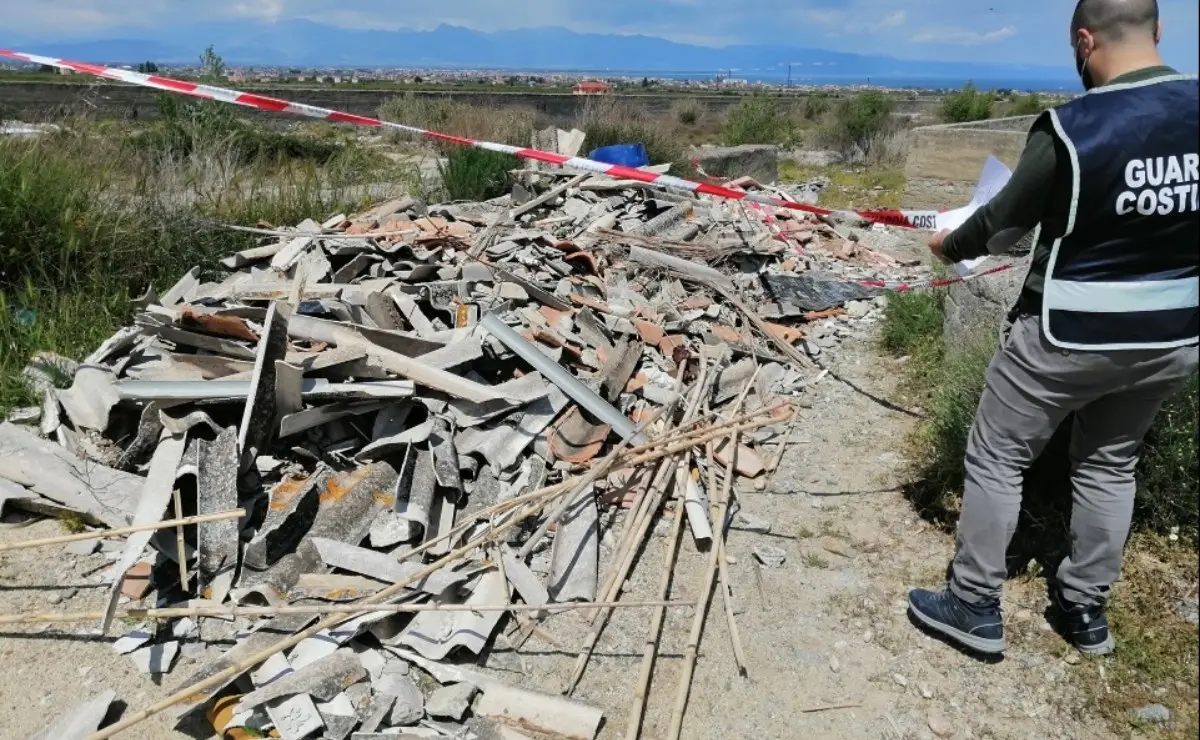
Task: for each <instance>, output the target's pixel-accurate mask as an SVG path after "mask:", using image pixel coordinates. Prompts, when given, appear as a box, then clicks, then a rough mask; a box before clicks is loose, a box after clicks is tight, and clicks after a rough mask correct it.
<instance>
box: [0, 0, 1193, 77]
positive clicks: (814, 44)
mask: <svg viewBox="0 0 1200 740" xmlns="http://www.w3.org/2000/svg"><path fill="white" fill-rule="evenodd" d="M1198 6H1200V3H1197V2H1196V0H1160V7H1161V12H1162V17H1163V23H1164V38H1163V42H1162V46H1161V51H1162V53H1163V56H1164V57H1165V58H1166V61H1167V63H1168V64H1171V65H1172V66H1175V67H1176V68H1178V69H1180V70H1182V71H1184V72H1196V71H1198V70H1197V67H1198V66H1200V65H1198V63H1197V57H1198V56H1200V51H1198V42H1197V37H1198V36H1200V33H1198V30H1200V21H1198V17H1200V11H1198ZM1073 7H1074V4H1073V3H1071V2H1070V0H752V1H751V2H745V1H744V0H743V1H742V2H739V1H738V0H204V1H203V2H197V1H196V0H138V1H137V2H131V1H130V0H0V18H3V19H4V25H5V26H7V27H8V28H12V29H20V31H21V32H22V35H26V36H32V37H39V38H47V39H50V38H55V39H58V38H66V37H79V36H83V37H88V38H112V37H113V33H114V32H117V31H125V30H128V29H131V28H138V29H143V30H145V29H151V30H152V29H154V28H162V27H165V26H168V25H170V24H181V23H195V22H198V21H204V20H218V19H221V20H229V19H237V18H254V19H260V20H279V19H291V18H305V19H309V20H314V21H318V22H321V23H326V24H330V25H337V26H343V27H347V28H372V29H396V28H415V29H430V28H434V27H436V26H437V25H439V24H443V23H446V24H453V25H459V26H466V27H469V28H473V29H476V30H480V31H495V30H501V29H512V28H529V27H545V26H555V27H565V28H569V29H571V30H574V31H579V32H587V33H620V34H644V35H649V36H660V37H663V38H669V39H671V40H674V41H681V42H686V43H695V44H702V45H707V46H724V45H729V44H753V45H757V44H787V45H790V46H797V47H808V48H820V49H829V50H834V51H846V52H856V53H885V54H889V55H891V56H895V57H900V58H905V59H928V60H939V61H974V62H986V63H998V64H1003V63H1014V64H1016V63H1022V64H1038V65H1053V66H1059V65H1061V66H1065V67H1068V68H1069V67H1070V66H1071V63H1072V52H1071V49H1070V47H1069V45H1068V40H1069V39H1068V37H1069V33H1068V28H1069V22H1070V15H1071V11H1072V9H1073ZM5 35H7V34H5V33H4V32H3V31H0V43H2V39H3V37H4V36H5ZM139 35H142V34H139ZM214 42H215V43H219V40H214Z"/></svg>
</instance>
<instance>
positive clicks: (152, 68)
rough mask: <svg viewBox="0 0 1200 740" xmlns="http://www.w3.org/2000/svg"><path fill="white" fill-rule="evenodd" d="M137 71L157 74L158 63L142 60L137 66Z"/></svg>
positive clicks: (145, 73)
mask: <svg viewBox="0 0 1200 740" xmlns="http://www.w3.org/2000/svg"><path fill="white" fill-rule="evenodd" d="M137 71H138V72H141V73H142V74H144V75H156V74H158V65H157V64H155V63H154V62H142V63H141V64H139V65H138V66H137Z"/></svg>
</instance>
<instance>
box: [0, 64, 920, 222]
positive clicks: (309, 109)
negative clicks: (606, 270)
mask: <svg viewBox="0 0 1200 740" xmlns="http://www.w3.org/2000/svg"><path fill="white" fill-rule="evenodd" d="M0 57H8V58H10V59H17V60H19V61H23V62H29V63H31V64H45V65H49V66H51V67H59V68H61V69H69V70H73V71H75V72H82V73H85V74H90V75H95V76H97V77H103V78H105V79H110V80H116V81H119V82H127V83H130V84H133V85H140V86H142V87H150V88H154V89H156V90H165V91H167V92H173V93H179V94H182V95H190V96H192V97H197V98H203V99H205V100H216V101H220V102H223V103H232V104H235V105H243V106H247V107H250V108H257V109H258V110H263V111H269V112H273V113H290V114H293V115H300V116H309V117H311V118H320V119H323V120H326V121H330V122H332V123H349V124H354V125H357V126H371V127H377V128H378V127H383V128H391V129H395V130H398V131H405V132H407V133H410V134H415V135H418V136H424V137H426V138H428V139H433V140H435V141H444V142H449V143H452V144H458V145H461V146H472V147H476V148H479V149H488V150H490V151H495V152H501V153H504V154H511V155H513V156H515V157H521V158H523V159H533V160H537V161H540V162H547V163H549V164H554V165H558V166H560V167H573V168H575V169H579V170H584V171H587V172H595V173H597V174H601V175H607V176H609V177H613V178H617V179H624V180H636V181H638V182H644V183H648V184H653V185H658V186H661V187H665V188H673V189H676V190H686V191H689V192H694V193H700V194H702V195H711V196H714V197H717V198H725V199H727V200H744V201H748V202H751V203H762V204H764V205H769V206H773V207H775V208H788V209H791V210H796V211H804V212H807V213H815V214H817V215H821V216H828V215H832V214H835V213H837V211H833V210H829V209H827V208H820V207H818V206H811V205H807V204H804V203H794V202H790V201H786V200H783V199H781V198H772V197H769V196H765V195H760V194H758V193H746V192H740V191H737V190H731V189H730V188H726V187H724V186H721V185H714V184H711V183H701V182H694V181H692V180H685V179H683V178H680V177H673V176H671V175H659V174H656V173H653V172H646V171H644V170H639V169H635V168H633V167H626V166H624V165H612V164H605V163H603V162H597V161H595V160H591V159H584V158H582V157H567V156H564V155H562V154H555V153H553V152H544V151H540V150H538V149H523V148H521V147H515V146H510V145H508V144H497V143H495V142H490V141H476V140H474V139H466V138H463V137H461V136H451V135H449V134H443V133H439V132H437V131H428V130H426V129H422V128H417V127H415V126H406V125H404V124H400V123H392V122H390V121H382V120H380V119H378V118H370V117H368V116H358V115H354V114H351V113H343V112H341V111H336V110H332V109H329V108H318V107H316V106H312V105H305V104H303V103H293V102H289V101H287V100H280V99H278V98H271V97H267V96H265V95H255V94H253V93H246V92H240V91H238V90H231V89H228V88H224V87H214V86H212V85H201V84H197V83H194V82H185V81H182V80H175V79H171V78H169V77H161V76H159V75H148V74H142V73H140V72H133V71H130V70H127V69H117V68H115V67H105V66H102V65H98V64H87V63H85V62H72V61H69V60H66V59H57V58H54V57H44V56H40V55H37V54H24V53H20V52H15V51H7V50H4V49H0ZM852 213H853V214H854V215H856V216H858V217H860V218H863V219H866V220H868V221H872V222H874V223H881V224H886V225H888V226H898V227H901V228H907V229H926V230H933V229H935V228H936V227H937V211H853V212H852Z"/></svg>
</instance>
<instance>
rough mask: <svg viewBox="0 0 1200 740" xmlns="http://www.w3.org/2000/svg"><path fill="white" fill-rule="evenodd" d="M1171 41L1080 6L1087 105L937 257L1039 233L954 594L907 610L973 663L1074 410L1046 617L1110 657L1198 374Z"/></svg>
mask: <svg viewBox="0 0 1200 740" xmlns="http://www.w3.org/2000/svg"><path fill="white" fill-rule="evenodd" d="M1161 34H1162V26H1161V24H1160V22H1159V14H1158V3H1157V1H1156V0H1079V2H1078V4H1077V5H1076V7H1075V14H1074V17H1073V19H1072V22H1071V47H1072V48H1073V49H1074V53H1075V64H1076V69H1077V70H1078V72H1079V75H1080V77H1081V78H1082V81H1083V85H1084V87H1085V88H1086V89H1087V90H1088V92H1087V94H1085V95H1083V96H1081V97H1079V98H1078V99H1076V100H1074V101H1072V102H1070V103H1067V104H1065V105H1063V106H1061V107H1059V108H1057V109H1054V110H1051V111H1047V112H1046V113H1043V114H1042V115H1041V117H1040V118H1039V119H1038V120H1037V122H1036V123H1035V124H1034V127H1033V129H1032V131H1031V133H1030V135H1029V140H1028V143H1027V146H1026V149H1025V151H1024V153H1023V154H1022V155H1021V161H1020V163H1019V165H1018V166H1017V169H1016V171H1015V172H1014V173H1013V176H1012V179H1011V181H1010V182H1009V184H1008V186H1007V187H1005V189H1004V190H1003V191H1001V192H1000V193H999V194H997V196H996V198H995V199H994V200H993V201H992V202H991V203H989V204H988V205H987V206H985V207H984V208H981V209H980V210H979V211H977V212H976V213H975V214H974V215H973V216H972V217H971V218H970V219H969V220H968V221H967V222H966V223H964V224H963V225H962V226H961V227H960V228H958V229H957V230H956V231H954V232H953V233H948V232H943V233H940V234H937V235H936V236H934V237H933V238H932V239H931V241H930V244H929V247H930V250H931V251H932V252H933V254H934V255H935V256H936V257H938V258H939V259H942V260H944V261H946V262H958V261H962V260H965V259H970V258H974V257H979V256H983V255H985V254H988V253H989V251H990V252H992V253H995V252H999V251H1003V250H1004V249H1006V248H1007V247H1008V246H1011V245H1012V244H1013V243H1015V242H1016V241H1017V239H1018V238H1020V236H1021V235H1023V234H1025V233H1027V232H1029V231H1030V230H1036V234H1035V240H1034V243H1035V245H1036V246H1035V251H1034V256H1033V265H1032V267H1031V269H1030V272H1029V276H1028V278H1027V279H1026V282H1025V286H1024V289H1023V291H1022V293H1021V297H1020V300H1019V302H1018V305H1017V306H1016V307H1015V308H1014V309H1013V311H1012V313H1011V314H1010V316H1009V321H1008V323H1007V324H1006V329H1005V332H1004V338H1003V340H1002V342H1001V347H1000V350H999V351H998V352H997V353H996V355H995V357H994V358H993V359H992V362H991V365H990V366H989V368H988V371H987V385H986V388H985V390H984V392H983V396H982V398H981V399H980V402H979V409H978V412H977V414H976V417H975V424H974V426H973V428H972V429H971V434H970V438H969V441H968V446H967V454H966V481H965V485H964V491H963V507H962V516H961V518H960V521H959V525H958V548H957V553H956V555H955V558H954V564H953V567H952V575H951V578H950V583H949V589H948V590H947V591H945V592H942V593H934V592H930V591H923V590H914V591H913V592H912V593H911V594H910V595H909V610H910V613H911V614H912V616H913V617H914V618H915V619H917V620H919V621H920V622H921V623H923V624H924V625H926V626H927V627H929V628H931V629H933V630H935V631H937V632H939V633H941V634H943V635H945V636H947V637H949V638H951V639H952V640H953V641H955V642H957V643H959V644H961V645H963V646H965V647H968V648H970V649H972V650H975V651H978V652H982V653H993V654H994V653H1002V652H1003V651H1004V649H1005V642H1004V626H1003V621H1002V618H1001V613H1000V595H1001V590H1002V588H1003V585H1004V581H1005V577H1006V567H1005V554H1006V551H1007V548H1008V545H1009V542H1010V541H1011V540H1012V536H1013V533H1014V531H1015V530H1016V527H1017V519H1018V516H1019V514H1020V508H1021V486H1022V478H1023V474H1024V472H1025V471H1026V470H1027V469H1028V468H1029V467H1030V465H1032V463H1033V461H1034V460H1035V459H1036V458H1037V457H1038V455H1039V454H1040V453H1041V451H1042V449H1043V448H1044V447H1045V445H1046V443H1047V442H1048V441H1049V439H1050V437H1051V436H1052V434H1053V433H1054V431H1055V429H1056V428H1057V427H1058V426H1059V424H1060V423H1061V422H1062V421H1063V420H1064V419H1065V418H1066V417H1067V416H1068V414H1070V413H1072V412H1074V414H1075V421H1074V428H1073V429H1072V437H1071V446H1070V457H1071V484H1072V493H1073V502H1074V505H1073V510H1072V516H1071V549H1070V555H1069V557H1067V558H1066V559H1065V560H1064V561H1063V563H1062V565H1061V566H1060V567H1059V569H1058V572H1057V574H1056V577H1055V578H1054V579H1053V581H1052V589H1051V592H1052V602H1053V610H1054V613H1055V617H1056V620H1055V621H1056V622H1057V627H1058V629H1059V632H1061V633H1062V634H1063V636H1064V637H1066V638H1067V639H1069V640H1070V641H1071V642H1072V643H1073V644H1074V645H1075V646H1076V647H1077V648H1078V649H1079V650H1080V651H1082V652H1083V653H1085V654H1089V655H1104V654H1107V653H1109V652H1111V651H1112V650H1113V648H1114V646H1115V641H1114V640H1113V638H1112V637H1111V636H1110V635H1109V630H1108V622H1107V620H1106V618H1105V605H1106V603H1107V601H1108V599H1109V596H1110V592H1111V589H1112V584H1113V583H1114V582H1115V581H1116V580H1117V578H1118V576H1119V575H1120V571H1121V561H1122V555H1123V550H1124V547H1125V542H1126V539H1127V538H1128V536H1129V528H1130V520H1131V519H1132V516H1133V504H1134V495H1135V492H1136V482H1135V479H1134V469H1135V468H1136V466H1137V462H1138V458H1139V455H1140V452H1141V444H1142V439H1143V437H1144V436H1145V434H1146V431H1147V430H1148V429H1149V428H1150V426H1151V424H1152V423H1153V421H1154V418H1155V417H1156V416H1157V414H1158V411H1159V409H1160V407H1161V406H1162V403H1163V401H1164V400H1165V399H1167V398H1168V397H1169V396H1171V395H1172V394H1174V393H1175V392H1177V391H1178V390H1180V389H1181V388H1182V386H1183V385H1184V384H1185V383H1186V382H1187V381H1188V379H1189V378H1190V377H1191V376H1192V375H1193V374H1194V373H1196V370H1197V365H1198V364H1200V355H1198V350H1197V338H1198V335H1200V309H1198V306H1200V258H1198V250H1200V155H1198V153H1197V152H1198V150H1200V145H1198V140H1200V111H1198V108H1200V95H1198V89H1200V88H1198V85H1197V81H1196V79H1195V78H1194V77H1184V76H1182V75H1179V74H1178V73H1176V72H1175V71H1174V70H1172V69H1171V68H1169V67H1167V66H1165V65H1164V64H1163V62H1162V59H1161V57H1159V55H1158V49H1157V46H1158V41H1159V39H1160V38H1161ZM1014 237H1016V238H1014Z"/></svg>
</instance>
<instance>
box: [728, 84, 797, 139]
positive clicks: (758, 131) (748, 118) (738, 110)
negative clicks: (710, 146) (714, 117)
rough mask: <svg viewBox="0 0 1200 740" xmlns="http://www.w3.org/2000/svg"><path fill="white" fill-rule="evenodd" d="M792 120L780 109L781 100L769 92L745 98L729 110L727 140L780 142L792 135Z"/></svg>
mask: <svg viewBox="0 0 1200 740" xmlns="http://www.w3.org/2000/svg"><path fill="white" fill-rule="evenodd" d="M792 129H793V126H792V123H791V121H789V120H788V119H787V117H786V116H785V115H784V114H783V111H781V110H780V106H779V101H778V100H777V99H776V98H773V97H770V96H768V95H762V94H755V95H751V96H749V97H747V98H744V99H743V100H742V101H741V102H739V103H738V104H737V105H735V106H734V107H733V108H732V109H731V110H730V111H729V120H728V122H727V123H726V124H725V143H726V144H728V145H729V146H739V145H741V144H780V143H782V142H783V141H784V140H785V139H788V138H790V137H791V136H792Z"/></svg>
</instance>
